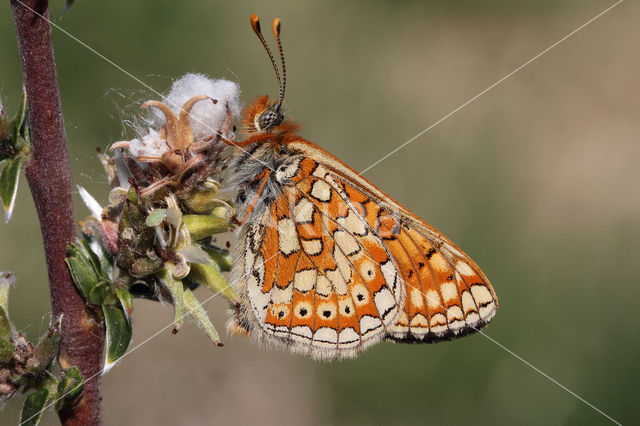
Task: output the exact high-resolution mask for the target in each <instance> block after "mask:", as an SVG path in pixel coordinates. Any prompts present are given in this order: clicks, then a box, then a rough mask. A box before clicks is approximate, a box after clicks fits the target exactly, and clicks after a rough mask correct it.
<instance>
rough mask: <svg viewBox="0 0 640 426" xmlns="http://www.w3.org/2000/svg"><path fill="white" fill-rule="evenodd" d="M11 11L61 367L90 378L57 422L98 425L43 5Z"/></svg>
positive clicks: (95, 330)
mask: <svg viewBox="0 0 640 426" xmlns="http://www.w3.org/2000/svg"><path fill="white" fill-rule="evenodd" d="M11 9H12V12H13V21H14V25H15V28H16V34H17V38H18V48H19V51H20V57H21V59H22V72H23V74H24V85H25V88H26V91H27V99H28V101H29V110H30V116H29V123H30V126H31V141H32V155H31V159H30V161H29V162H28V164H27V167H26V176H27V181H28V182H29V186H30V187H31V193H32V195H33V200H34V203H35V206H36V209H37V211H38V217H39V219H40V229H41V231H42V238H43V240H44V251H45V256H46V260H47V270H48V273H49V288H50V291H51V304H52V308H53V314H54V316H55V317H57V316H59V315H61V314H62V315H63V320H62V344H61V352H60V363H61V365H62V366H63V367H70V366H73V365H75V366H77V367H78V368H79V369H80V371H81V372H82V374H83V376H84V377H85V379H89V378H91V379H90V380H88V381H87V382H86V383H85V385H84V391H83V396H82V399H81V400H80V402H79V403H78V404H77V405H76V406H74V407H73V408H71V409H67V410H64V411H63V412H60V413H59V415H60V420H61V422H62V424H63V425H98V424H101V396H100V376H99V371H100V363H101V359H102V351H103V347H104V329H103V326H102V324H101V322H100V321H99V320H97V319H96V318H95V317H94V315H92V313H91V311H90V310H88V309H87V306H86V305H85V303H84V301H83V300H82V298H81V296H80V294H79V293H78V291H77V290H76V287H75V285H74V284H73V281H72V280H71V276H70V275H69V271H68V269H67V265H66V264H65V262H64V259H65V256H66V251H67V245H68V244H69V243H70V242H72V241H73V240H74V239H75V238H76V228H75V223H74V216H73V204H72V198H71V167H70V165H69V154H68V151H67V138H66V134H65V130H64V123H63V119H62V108H61V105H60V93H59V91H58V81H57V78H56V68H55V61H54V56H53V43H52V39H51V27H50V25H49V18H48V16H49V13H48V1H47V0H19V1H18V0H11Z"/></svg>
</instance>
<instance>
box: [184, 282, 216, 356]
mask: <svg viewBox="0 0 640 426" xmlns="http://www.w3.org/2000/svg"><path fill="white" fill-rule="evenodd" d="M184 307H185V309H186V310H187V312H189V315H191V317H192V318H193V319H194V320H195V321H196V322H197V323H198V325H199V326H200V327H201V328H202V329H203V330H204V332H205V333H207V336H209V338H210V339H211V341H213V343H215V344H216V345H218V346H222V342H220V336H219V335H218V332H217V331H216V329H215V327H214V326H213V324H211V320H209V316H208V315H207V312H206V311H205V310H204V308H203V307H202V305H201V304H200V302H198V299H196V297H195V296H194V295H193V293H192V292H191V290H189V289H184Z"/></svg>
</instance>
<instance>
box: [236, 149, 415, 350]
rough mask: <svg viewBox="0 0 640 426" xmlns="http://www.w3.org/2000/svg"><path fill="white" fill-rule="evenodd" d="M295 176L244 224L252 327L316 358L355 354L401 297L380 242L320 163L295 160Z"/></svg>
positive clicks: (378, 333)
mask: <svg viewBox="0 0 640 426" xmlns="http://www.w3.org/2000/svg"><path fill="white" fill-rule="evenodd" d="M298 168H299V170H298V172H297V175H296V178H295V179H294V180H293V181H292V184H291V185H287V186H283V188H282V194H281V195H280V196H279V197H277V198H276V200H275V201H274V202H273V203H272V204H271V205H270V206H269V207H268V209H266V210H265V212H264V214H263V215H262V217H261V220H260V221H259V223H254V224H249V225H248V226H247V234H246V236H245V238H244V241H245V254H244V260H245V267H244V269H245V274H246V275H247V277H248V278H247V286H246V292H247V296H248V297H247V298H246V299H247V300H249V302H250V306H249V307H248V308H247V310H248V311H250V313H251V314H252V315H249V318H255V319H256V321H257V324H258V326H259V327H256V328H258V329H259V331H258V333H265V334H267V335H268V336H271V337H275V338H277V339H278V341H279V342H280V343H281V344H283V345H286V346H288V347H289V348H290V349H291V350H293V351H295V352H302V353H307V354H310V355H311V356H313V357H314V358H317V359H336V358H345V357H353V356H355V355H357V354H358V353H359V352H360V351H361V350H363V349H364V348H366V347H367V346H369V345H371V344H373V343H375V342H377V341H379V340H381V339H382V338H384V337H385V336H386V335H387V334H388V332H389V331H390V328H389V327H391V326H392V325H393V324H394V321H395V318H396V317H397V316H398V312H399V311H400V310H401V307H402V301H403V300H404V294H403V291H404V287H403V286H401V285H400V280H399V277H398V271H397V268H396V266H395V263H394V261H393V259H392V257H391V254H390V253H389V251H388V250H387V249H386V248H385V245H384V242H383V241H382V239H381V238H380V237H378V236H377V235H376V233H375V232H373V231H372V230H371V229H369V228H368V227H367V226H366V224H365V222H364V220H363V214H364V212H362V211H358V210H357V209H356V208H355V207H354V206H353V205H351V204H350V203H349V202H348V200H345V199H344V196H343V195H341V194H340V193H339V192H338V189H336V188H335V187H333V186H332V183H333V182H331V181H327V180H325V179H321V178H319V177H317V176H314V174H313V170H314V169H315V168H318V170H320V169H321V167H320V166H319V164H318V163H316V162H315V161H313V160H311V159H309V158H306V159H300V164H299V165H298Z"/></svg>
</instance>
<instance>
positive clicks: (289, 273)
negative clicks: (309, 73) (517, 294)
mask: <svg viewBox="0 0 640 426" xmlns="http://www.w3.org/2000/svg"><path fill="white" fill-rule="evenodd" d="M251 25H252V28H253V30H254V32H255V33H256V35H257V36H258V38H259V39H260V41H261V43H262V45H263V46H264V48H265V50H266V51H267V54H268V55H269V58H270V59H271V63H272V65H273V68H274V70H275V73H276V78H277V80H278V88H279V96H278V99H277V101H272V100H270V99H269V97H268V96H262V97H259V98H257V99H256V100H255V101H254V102H253V103H252V104H250V105H248V106H247V107H246V108H245V110H244V111H243V115H242V125H243V127H244V131H245V133H246V135H247V137H246V139H245V140H244V141H242V142H233V141H230V140H226V139H225V140H224V141H225V142H226V143H228V144H232V145H235V146H236V147H237V148H236V149H237V152H236V156H235V158H234V160H233V162H232V164H231V165H230V167H229V168H230V169H231V170H232V175H231V177H230V180H231V181H232V182H234V183H235V184H236V185H237V186H238V192H237V195H236V198H235V206H236V208H237V212H236V216H235V221H236V222H237V224H238V225H239V244H238V246H237V248H236V257H235V266H234V268H233V271H232V285H233V286H234V287H235V288H236V290H237V291H238V292H239V294H240V296H241V303H240V306H239V307H238V308H237V309H235V310H234V312H233V316H232V318H231V319H230V321H229V323H228V325H227V328H228V329H229V330H230V331H231V332H232V333H243V334H249V335H251V336H252V337H253V338H255V339H256V340H258V341H260V342H263V343H265V344H267V345H271V346H277V347H281V348H285V349H288V350H290V351H292V352H294V353H301V354H306V355H310V356H311V357H313V358H315V359H318V360H335V359H344V358H353V357H356V356H357V355H358V354H360V353H361V352H362V351H363V350H364V349H366V348H367V347H369V346H371V345H373V344H374V343H376V342H379V341H381V340H389V341H395V342H408V343H414V342H415V343H419V342H428V343H433V342H439V341H443V340H450V339H452V338H456V337H460V336H464V335H467V334H469V333H473V332H475V331H478V330H479V329H481V328H482V327H484V326H485V325H487V324H488V323H489V321H491V319H492V318H493V317H494V315H495V313H496V310H497V308H498V300H497V296H496V293H495V291H494V290H493V288H492V286H491V284H490V283H489V280H488V279H487V277H486V276H485V275H484V274H483V273H482V271H481V270H480V268H479V267H478V266H477V265H476V264H475V263H474V262H473V261H472V260H471V259H470V258H469V257H468V256H467V255H466V254H464V253H463V252H462V251H461V250H460V249H459V248H458V247H457V246H456V245H455V244H454V243H453V242H451V241H450V240H449V239H448V238H447V237H445V236H444V235H442V234H441V233H440V232H438V231H437V230H435V229H434V228H433V227H431V226H430V225H428V224H427V223H425V222H424V221H423V220H421V219H420V218H419V217H417V216H416V215H415V214H413V213H412V212H411V211H409V210H407V209H406V208H405V207H403V206H401V205H400V204H399V203H398V202H396V201H395V200H393V199H392V198H391V197H389V196H388V195H386V194H385V193H384V192H382V191H381V190H380V189H378V188H377V187H376V186H374V185H373V184H372V183H370V182H369V181H368V180H367V179H365V178H363V177H362V176H361V175H360V174H358V173H357V172H356V171H355V170H353V169H352V168H351V167H349V166H348V165H346V164H345V163H343V162H342V161H341V160H339V159H338V158H336V157H335V156H333V155H331V154H330V153H328V152H327V151H325V150H323V149H322V148H320V147H319V146H317V145H315V144H313V143H311V142H309V141H307V140H304V139H302V138H301V137H300V136H298V135H297V133H296V132H297V130H298V128H299V126H298V125H297V124H295V123H294V122H292V121H291V120H289V119H286V118H285V116H284V114H283V113H282V111H281V108H282V102H283V99H284V94H285V86H286V68H285V62H284V54H283V50H282V43H281V41H280V20H279V19H277V18H276V19H275V20H274V21H273V33H274V36H275V39H276V42H277V45H278V51H279V53H280V63H281V66H282V69H281V71H282V75H281V74H280V71H279V68H278V66H277V65H276V60H275V59H274V56H273V55H272V53H271V50H270V49H269V46H268V44H267V43H266V41H265V39H264V37H263V36H262V33H261V30H260V21H259V19H258V16H257V15H253V16H252V17H251Z"/></svg>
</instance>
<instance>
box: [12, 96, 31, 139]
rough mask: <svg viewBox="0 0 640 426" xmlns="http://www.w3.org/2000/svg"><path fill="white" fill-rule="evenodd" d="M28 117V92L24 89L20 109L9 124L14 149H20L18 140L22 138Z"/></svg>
mask: <svg viewBox="0 0 640 426" xmlns="http://www.w3.org/2000/svg"><path fill="white" fill-rule="evenodd" d="M26 116H27V91H26V90H25V89H24V88H23V89H22V101H21V102H20V109H19V110H18V113H17V114H16V116H15V117H13V120H11V123H9V141H10V143H11V144H12V145H13V146H14V147H18V138H19V137H20V129H22V128H23V126H24V120H25V118H26Z"/></svg>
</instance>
